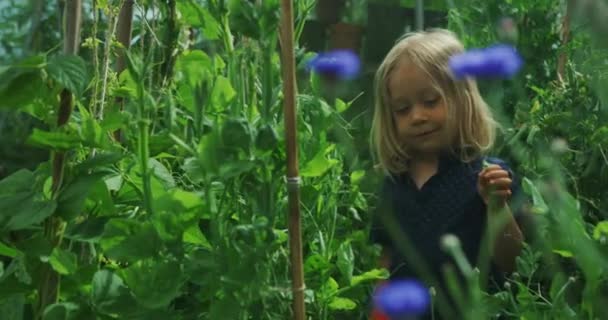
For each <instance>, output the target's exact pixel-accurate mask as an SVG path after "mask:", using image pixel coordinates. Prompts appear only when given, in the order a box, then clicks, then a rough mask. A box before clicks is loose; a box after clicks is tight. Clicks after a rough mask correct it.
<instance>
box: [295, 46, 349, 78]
mask: <svg viewBox="0 0 608 320" xmlns="http://www.w3.org/2000/svg"><path fill="white" fill-rule="evenodd" d="M307 68H308V69H309V70H311V69H312V70H314V71H315V72H316V73H318V74H321V75H325V76H330V77H337V78H341V79H351V78H354V77H355V76H356V75H357V74H358V73H359V70H360V69H361V61H360V60H359V57H358V56H357V55H356V54H355V53H354V52H352V51H350V50H335V51H330V52H326V53H320V54H318V55H317V56H316V57H314V58H312V59H311V60H310V61H308V63H307Z"/></svg>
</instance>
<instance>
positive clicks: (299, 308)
mask: <svg viewBox="0 0 608 320" xmlns="http://www.w3.org/2000/svg"><path fill="white" fill-rule="evenodd" d="M280 37H281V58H282V59H281V61H282V63H283V66H282V68H281V69H282V70H283V72H282V76H283V93H284V95H285V101H284V102H283V105H284V116H285V138H286V139H285V140H286V143H287V192H288V196H289V251H290V259H291V275H292V290H293V312H294V319H296V320H304V319H305V315H306V311H305V306H304V288H305V287H304V274H303V270H302V269H303V264H302V240H301V234H300V233H301V228H300V177H299V173H298V146H297V139H296V137H297V135H296V74H295V56H294V44H293V5H292V1H291V0H282V1H281V27H280Z"/></svg>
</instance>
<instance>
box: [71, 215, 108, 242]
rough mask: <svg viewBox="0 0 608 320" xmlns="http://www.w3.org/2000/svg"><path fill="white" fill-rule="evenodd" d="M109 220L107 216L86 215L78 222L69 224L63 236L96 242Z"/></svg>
mask: <svg viewBox="0 0 608 320" xmlns="http://www.w3.org/2000/svg"><path fill="white" fill-rule="evenodd" d="M109 220H110V218H108V217H88V218H87V219H85V220H84V221H82V222H81V223H79V224H69V225H68V226H67V228H66V230H65V235H64V236H65V237H66V238H67V239H71V240H76V241H84V242H91V243H97V242H99V240H100V239H101V236H102V235H103V232H104V228H105V226H106V223H107V222H108V221H109Z"/></svg>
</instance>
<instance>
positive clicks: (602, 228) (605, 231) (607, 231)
mask: <svg viewBox="0 0 608 320" xmlns="http://www.w3.org/2000/svg"><path fill="white" fill-rule="evenodd" d="M602 236H604V237H608V221H606V220H605V221H600V222H599V223H598V224H597V225H596V226H595V228H593V239H595V240H600V238H601V237H602Z"/></svg>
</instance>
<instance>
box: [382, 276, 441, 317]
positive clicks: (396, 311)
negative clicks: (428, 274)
mask: <svg viewBox="0 0 608 320" xmlns="http://www.w3.org/2000/svg"><path fill="white" fill-rule="evenodd" d="M430 301H431V295H430V293H429V290H428V289H427V288H426V287H425V286H424V285H422V284H421V283H420V282H418V281H417V280H414V279H402V280H393V281H390V282H389V283H387V284H386V285H384V286H382V287H381V288H379V289H378V290H377V292H376V293H375V294H374V304H375V305H376V306H377V308H378V309H379V310H380V311H382V312H384V313H385V314H386V315H388V316H390V317H404V316H415V315H420V314H423V313H424V312H425V311H426V309H427V308H428V305H429V303H430Z"/></svg>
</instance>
